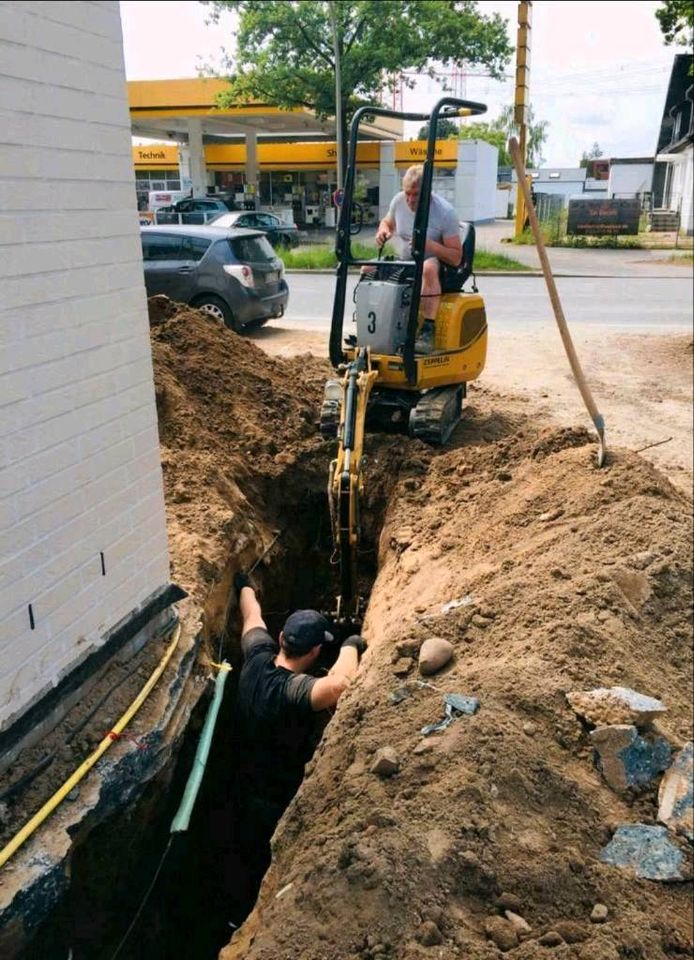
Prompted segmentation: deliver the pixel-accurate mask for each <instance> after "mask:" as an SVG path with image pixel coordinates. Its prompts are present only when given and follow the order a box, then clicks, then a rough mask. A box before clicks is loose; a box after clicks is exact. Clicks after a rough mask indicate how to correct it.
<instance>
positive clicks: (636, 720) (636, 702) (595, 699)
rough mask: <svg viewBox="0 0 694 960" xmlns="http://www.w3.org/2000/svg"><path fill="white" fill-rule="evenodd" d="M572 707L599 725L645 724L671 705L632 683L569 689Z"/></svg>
mask: <svg viewBox="0 0 694 960" xmlns="http://www.w3.org/2000/svg"><path fill="white" fill-rule="evenodd" d="M566 699H567V700H568V701H569V703H570V704H571V707H572V709H573V710H574V711H575V712H576V713H577V714H578V715H579V716H581V717H584V718H585V719H586V720H587V721H588V722H589V723H592V724H593V726H595V727H600V726H609V725H616V724H634V725H635V726H637V727H639V726H644V725H646V724H648V723H650V722H651V720H655V719H657V718H658V717H659V716H660V715H661V714H663V713H665V712H666V710H667V707H665V705H664V704H663V703H662V702H661V701H660V700H656V699H655V698H654V697H647V696H645V695H644V694H642V693H637V692H636V690H631V689H630V688H629V687H609V688H607V687H598V688H596V689H595V690H582V691H574V692H572V693H567V695H566Z"/></svg>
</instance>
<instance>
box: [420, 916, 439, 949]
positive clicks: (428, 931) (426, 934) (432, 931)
mask: <svg viewBox="0 0 694 960" xmlns="http://www.w3.org/2000/svg"><path fill="white" fill-rule="evenodd" d="M417 939H418V940H419V942H420V943H421V944H422V946H424V947H435V946H437V945H438V944H440V943H443V934H442V933H441V931H440V930H439V928H438V927H437V926H436V924H435V923H434V921H433V920H425V921H424V923H423V924H422V925H421V926H420V928H419V930H418V931H417Z"/></svg>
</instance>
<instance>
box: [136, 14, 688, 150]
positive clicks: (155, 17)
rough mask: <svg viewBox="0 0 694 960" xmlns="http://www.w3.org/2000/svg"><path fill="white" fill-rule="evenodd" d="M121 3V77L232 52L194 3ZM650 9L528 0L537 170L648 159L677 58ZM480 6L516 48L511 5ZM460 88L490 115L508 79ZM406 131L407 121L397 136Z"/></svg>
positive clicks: (192, 71)
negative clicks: (592, 156) (541, 138)
mask: <svg viewBox="0 0 694 960" xmlns="http://www.w3.org/2000/svg"><path fill="white" fill-rule="evenodd" d="M120 6H121V19H122V23H123V43H124V48H125V69H126V74H127V77H128V80H157V79H172V78H178V77H193V76H196V75H197V72H198V67H199V66H200V65H201V64H202V63H203V62H215V61H216V62H219V52H220V49H221V48H222V47H226V48H228V49H233V35H234V34H233V24H234V21H233V18H232V17H231V16H229V15H226V16H225V17H224V18H223V20H222V21H221V22H220V24H219V25H206V24H205V19H206V17H207V16H208V11H207V10H206V8H205V7H204V6H203V5H202V4H200V3H197V2H195V0H190V2H187V0H180V2H167V0H156V2H148V0H122V2H121V5H120ZM659 6H660V4H659V3H657V2H651V0H630V2H629V3H625V2H623V0H618V2H612V0H595V2H593V0H581V2H572V0H535V2H534V4H533V27H532V54H531V78H530V101H531V104H532V106H533V109H534V112H535V116H536V118H538V119H541V120H547V121H548V122H549V128H548V138H547V142H546V144H545V147H544V151H543V153H544V160H545V165H546V166H557V167H567V166H577V165H578V161H579V160H580V158H581V154H582V153H583V151H584V150H588V149H590V147H591V146H592V144H593V142H594V141H597V143H598V144H599V145H600V147H601V149H602V151H603V154H604V155H605V156H606V157H637V156H652V155H653V151H654V148H655V144H656V141H657V137H658V130H659V126H660V120H661V117H662V112H663V105H664V102H665V94H666V92H667V84H668V79H669V76H670V69H671V66H672V61H673V58H674V56H675V53H676V52H678V51H677V49H676V48H674V47H666V46H665V44H664V43H663V39H662V35H661V32H660V27H659V24H658V21H657V20H656V19H655V10H656V9H657V8H658V7H659ZM479 8H480V11H481V12H482V13H497V12H498V13H500V14H501V15H502V16H503V17H504V18H506V19H507V20H508V30H509V36H510V38H511V41H512V43H513V45H514V46H515V37H516V15H517V9H518V4H517V2H516V0H500V2H486V0H482V2H480V3H479ZM680 52H681V51H680ZM479 72H481V71H480V70H479V68H472V69H471V70H470V74H475V73H479ZM513 72H514V62H513V61H512V63H511V64H510V66H509V68H508V73H509V74H511V75H512V74H513ZM464 83H465V89H464V90H462V91H461V90H458V91H457V92H458V94H460V93H462V95H463V96H465V97H467V98H468V99H470V100H480V101H482V102H483V103H486V104H487V105H488V107H489V118H490V119H493V118H494V117H496V116H497V115H498V113H499V112H500V110H501V108H502V107H503V106H504V105H505V104H507V103H511V102H512V101H513V78H512V76H509V77H508V78H507V79H506V80H505V81H504V82H499V81H492V80H489V79H488V78H484V77H476V76H473V75H469V76H467V77H466V78H465V81H464ZM439 93H440V87H439V86H438V85H437V84H436V82H435V81H431V80H429V79H428V78H424V79H423V80H421V81H420V82H419V83H418V86H417V89H416V90H415V91H407V90H405V93H404V101H403V103H404V109H405V110H422V111H426V110H428V109H429V108H430V107H431V106H432V105H433V103H434V102H435V100H436V98H437V96H438V95H439ZM415 133H416V128H413V127H412V126H411V125H408V127H407V130H406V135H407V136H414V135H415Z"/></svg>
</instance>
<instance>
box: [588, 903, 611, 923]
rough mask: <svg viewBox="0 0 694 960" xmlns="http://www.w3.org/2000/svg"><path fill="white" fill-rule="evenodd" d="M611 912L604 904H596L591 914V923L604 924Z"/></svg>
mask: <svg viewBox="0 0 694 960" xmlns="http://www.w3.org/2000/svg"><path fill="white" fill-rule="evenodd" d="M609 912H610V911H609V910H608V909H607V907H606V906H605V904H604V903H596V904H595V906H594V907H593V909H592V911H591V914H590V922H591V923H604V922H605V921H606V920H607V917H608V914H609Z"/></svg>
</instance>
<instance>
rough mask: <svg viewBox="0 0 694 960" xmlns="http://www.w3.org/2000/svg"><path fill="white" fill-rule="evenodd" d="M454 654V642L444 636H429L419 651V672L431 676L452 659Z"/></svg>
mask: <svg viewBox="0 0 694 960" xmlns="http://www.w3.org/2000/svg"><path fill="white" fill-rule="evenodd" d="M452 656H453V644H452V643H449V642H448V640H444V639H443V637H429V638H428V639H426V640H425V641H424V643H423V644H422V647H421V649H420V651H419V672H420V673H421V674H422V676H424V677H429V676H431V674H432V673H436V672H437V670H440V669H441V668H442V667H445V666H446V664H447V663H448V662H449V661H450V659H451V657H452Z"/></svg>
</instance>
